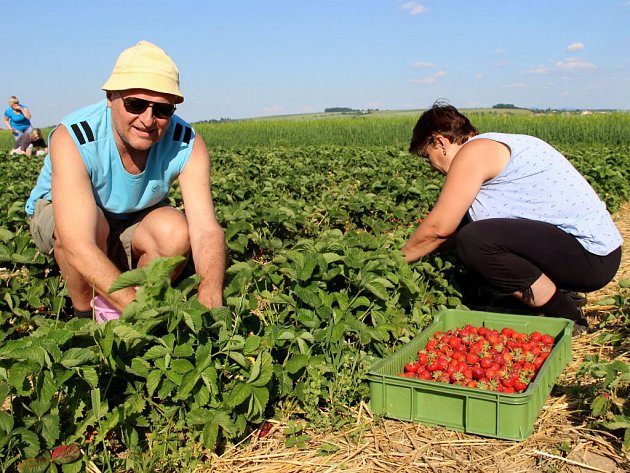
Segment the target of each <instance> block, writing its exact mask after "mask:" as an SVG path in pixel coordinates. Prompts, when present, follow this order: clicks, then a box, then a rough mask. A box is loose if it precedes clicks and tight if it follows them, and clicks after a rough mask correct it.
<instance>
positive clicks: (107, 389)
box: [0, 116, 630, 472]
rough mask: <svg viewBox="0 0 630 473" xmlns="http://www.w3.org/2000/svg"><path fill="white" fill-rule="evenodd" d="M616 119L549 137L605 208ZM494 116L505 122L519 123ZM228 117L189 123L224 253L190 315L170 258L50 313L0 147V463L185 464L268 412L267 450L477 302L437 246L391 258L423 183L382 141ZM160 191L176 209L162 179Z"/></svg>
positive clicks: (31, 467)
mask: <svg viewBox="0 0 630 473" xmlns="http://www.w3.org/2000/svg"><path fill="white" fill-rule="evenodd" d="M492 119H493V120H494V119H495V118H492ZM626 119H627V117H625V116H623V117H622V118H619V117H616V118H614V119H611V120H610V122H609V123H610V128H606V125H605V123H604V124H601V123H600V122H597V124H598V125H597V127H595V128H596V130H597V133H599V135H597V136H598V137H596V138H594V139H592V138H586V137H584V138H583V139H582V140H578V142H575V141H573V142H572V141H571V139H570V138H568V137H567V138H566V139H565V138H564V133H566V130H565V129H564V128H562V126H558V127H557V128H556V129H555V131H554V132H557V142H556V143H554V144H556V145H557V146H558V147H559V148H560V149H561V150H562V151H563V152H564V153H565V154H566V155H567V157H568V158H569V159H570V160H571V161H572V162H573V163H574V165H575V166H576V167H577V168H578V169H579V170H580V172H581V173H582V174H583V175H585V176H586V177H587V179H588V180H589V182H591V184H592V185H593V187H594V188H595V189H596V191H597V192H598V193H599V194H600V196H601V197H602V199H603V200H604V201H605V202H606V204H607V205H608V208H609V210H610V211H611V212H615V211H617V210H618V209H619V207H620V206H621V205H622V203H623V202H626V201H628V200H629V198H630V184H629V181H630V164H629V159H628V158H629V156H630V145H628V144H627V143H629V142H630V140H626V141H625V142H624V143H623V144H619V142H618V141H616V140H614V139H611V140H609V141H607V142H604V140H603V139H602V138H600V137H599V136H600V135H605V134H606V133H608V134H609V135H608V136H610V137H612V136H617V137H618V139H623V136H621V137H619V134H618V133H617V131H616V130H618V128H617V126H618V123H619V120H626ZM383 120H384V119H383ZM411 120H412V119H411ZM510 120H511V121H510V127H514V126H517V125H518V123H519V120H521V119H520V118H518V119H517V118H512V119H510ZM598 120H599V118H598ZM515 122H516V125H515ZM330 123H332V122H329V125H330ZM410 123H411V122H410ZM520 123H522V124H523V125H524V126H527V124H528V123H529V122H527V120H524V121H522V122H520ZM559 123H561V122H559ZM593 123H594V122H593ZM602 123H603V122H602ZM482 124H483V121H482ZM311 125H312V123H311ZM355 125H356V124H354V123H352V126H355ZM552 125H553V124H552ZM235 126H237V124H232V123H229V124H227V126H226V127H225V128H221V125H220V124H219V125H213V126H210V125H200V126H199V128H198V129H199V131H200V133H202V134H203V135H204V139H205V140H206V142H207V143H208V145H209V147H210V149H211V153H212V157H213V177H212V185H213V195H214V199H215V206H216V209H217V214H218V217H219V221H220V223H221V225H222V226H223V228H224V229H225V235H226V244H227V247H228V253H229V255H228V267H227V274H226V283H225V290H224V302H225V306H224V307H222V308H219V309H215V310H212V311H208V310H207V309H205V308H204V307H203V306H201V304H199V303H198V302H197V301H196V284H197V282H198V281H197V279H196V277H195V276H194V271H193V268H191V267H190V263H189V266H188V267H187V270H186V271H185V272H184V274H183V275H182V276H181V277H180V278H179V279H178V280H177V281H175V282H173V283H171V282H170V280H169V278H168V275H169V274H170V272H171V270H172V269H173V268H174V267H175V266H176V265H177V264H179V263H180V260H178V259H170V260H159V261H156V262H154V264H152V265H151V266H150V267H148V268H144V269H138V270H134V271H130V272H128V273H125V274H123V275H122V276H121V278H120V279H119V281H118V282H117V286H119V287H123V286H139V287H140V289H139V291H138V296H137V302H135V303H134V304H132V305H131V306H129V307H128V308H127V309H126V310H125V313H124V318H123V320H121V321H116V322H113V323H108V324H105V325H97V324H96V323H95V322H94V321H91V320H78V319H72V318H70V317H69V316H68V314H69V313H70V312H71V310H70V306H69V300H68V298H67V297H65V293H64V287H63V284H62V281H61V278H60V275H59V273H58V270H57V269H56V267H55V265H54V264H53V260H52V258H51V257H50V256H47V255H42V254H39V253H38V252H37V251H36V249H35V247H34V245H33V244H32V242H31V239H30V235H29V232H28V225H27V223H26V221H25V215H24V202H25V200H26V197H27V195H28V193H29V191H30V188H31V187H32V185H33V183H34V182H35V179H36V176H37V173H38V171H39V167H40V166H41V158H36V159H35V158H33V159H30V160H28V159H26V158H25V157H19V158H16V157H12V156H9V154H8V150H6V149H5V150H4V151H0V168H1V169H0V180H1V182H2V189H3V193H2V194H1V195H0V207H1V208H2V209H3V212H2V214H3V218H2V220H1V221H0V240H1V244H0V260H1V263H2V264H1V266H2V270H1V273H0V274H1V279H0V282H1V285H0V300H1V312H0V400H4V404H3V407H2V409H0V471H17V470H18V468H19V470H20V471H25V472H26V471H29V472H37V471H61V470H62V471H64V472H73V471H76V472H78V471H84V470H85V469H86V468H88V467H90V468H93V471H96V470H94V468H98V469H100V470H101V471H188V470H187V469H190V470H191V471H192V470H193V469H194V468H195V467H196V466H200V465H204V464H205V462H207V461H208V458H209V455H210V454H211V453H214V452H216V453H217V454H221V453H222V452H224V451H225V450H226V449H227V448H228V447H229V446H231V445H233V444H235V443H239V442H242V441H244V439H247V438H248V436H249V435H250V434H251V433H252V432H253V431H259V429H260V428H261V426H263V427H264V426H265V425H266V421H267V420H269V419H288V420H289V422H290V423H289V425H290V426H292V427H289V428H288V429H287V432H286V444H287V445H288V446H296V447H303V448H307V446H308V441H309V438H308V436H307V435H305V434H304V432H303V427H301V426H304V425H308V426H309V427H310V428H315V429H318V428H321V429H330V428H333V429H335V428H342V427H343V426H344V425H347V424H348V423H350V422H353V418H352V414H351V412H352V410H353V409H354V408H355V407H356V406H358V405H362V404H364V403H366V402H367V401H368V399H369V390H368V388H367V385H366V383H365V382H364V379H365V374H366V372H367V370H368V369H369V367H370V366H371V364H372V363H373V361H374V360H375V359H376V358H379V357H383V356H386V355H388V354H391V353H393V352H394V351H395V350H397V349H398V348H400V347H401V346H403V345H404V344H405V343H407V342H408V341H410V340H411V339H412V338H413V337H414V336H415V335H417V334H418V333H419V332H420V331H421V330H422V329H423V328H424V327H426V326H427V325H428V324H429V323H430V322H431V320H432V317H433V316H434V315H435V314H436V313H437V312H438V311H440V310H442V309H444V308H466V307H470V305H471V304H473V303H475V302H479V301H473V300H472V299H470V297H469V293H470V287H469V286H467V284H470V281H469V280H468V279H467V274H466V272H465V270H464V269H463V268H462V267H461V265H460V264H459V263H458V261H457V258H456V257H455V255H454V254H452V253H449V252H448V251H446V252H443V253H439V254H435V255H431V256H428V257H426V258H424V259H423V260H422V261H421V262H419V263H417V264H414V265H408V264H406V263H405V262H404V261H403V258H402V256H401V254H400V252H399V248H400V247H401V246H402V244H403V242H404V241H405V240H406V238H407V237H408V236H409V235H410V233H411V232H412V231H413V229H414V228H415V226H416V222H417V220H418V219H419V218H421V217H422V216H423V215H425V214H426V213H427V212H428V211H429V209H430V208H431V205H432V204H433V203H434V201H435V199H436V197H437V195H438V192H439V189H440V186H441V179H442V178H441V176H439V175H437V174H434V173H431V172H430V170H429V168H428V165H426V164H425V163H423V162H421V161H420V160H418V159H417V158H413V157H411V156H409V154H408V153H407V152H406V151H405V147H404V144H402V140H401V139H398V138H397V139H392V140H391V142H392V145H390V146H388V145H386V144H383V143H368V144H369V146H368V145H365V146H359V145H356V144H347V143H344V142H342V141H341V140H340V139H338V138H336V137H335V136H333V135H331V136H327V135H326V134H327V133H328V132H327V131H320V132H319V133H320V134H319V135H318V137H317V140H320V143H317V144H315V143H313V144H301V145H296V144H294V143H293V141H292V140H293V138H292V136H294V135H293V134H295V136H299V134H300V130H301V132H302V133H304V134H306V133H308V131H307V130H308V129H309V127H310V125H309V123H305V124H303V127H302V128H301V129H300V128H298V129H297V131H296V130H295V128H294V125H292V126H291V127H288V126H287V127H285V128H284V129H283V128H282V125H281V124H277V123H276V124H266V125H261V126H266V127H267V130H268V135H273V134H274V133H277V136H281V137H282V138H279V139H278V141H275V142H271V143H260V142H251V143H248V144H247V145H246V146H240V141H239V139H238V136H239V135H238V133H237V134H236V135H232V134H233V133H234V132H233V130H232V127H235ZM247 126H250V125H243V127H244V128H242V129H241V135H240V136H243V141H244V142H245V143H247V139H248V138H247V137H248V136H249V139H251V138H252V136H251V135H248V134H247ZM365 126H366V125H365V124H364V127H365ZM370 126H377V127H378V126H382V127H383V128H382V134H381V135H382V136H384V137H386V138H384V140H385V139H389V136H401V133H400V132H399V131H396V130H397V129H395V127H393V128H392V127H388V126H386V125H382V124H381V125H378V124H377V125H373V124H371V125H370ZM395 126H396V127H397V126H399V125H398V124H395ZM411 126H412V125H409V126H408V128H407V130H409V131H410V130H411ZM488 126H490V124H488ZM492 126H495V127H496V126H498V125H496V124H495V123H492ZM338 128H342V129H343V123H338V124H337V126H336V127H335V126H329V128H326V129H325V130H328V129H330V130H336V129H338ZM365 129H366V128H363V130H364V131H359V132H358V133H365ZM495 129H496V128H495ZM548 129H550V127H548ZM346 130H348V129H346ZM367 130H368V131H367V133H369V134H374V133H376V131H375V129H374V128H367ZM497 131H518V130H514V129H513V128H510V129H509V130H502V129H498V130H497ZM552 131H553V130H552ZM224 132H225V134H222V133H224ZM525 132H527V131H525ZM625 133H626V134H627V133H628V132H627V131H625ZM351 134H352V133H350V132H348V133H346V134H345V135H344V133H341V134H340V136H349V135H351ZM586 135H588V133H586ZM586 135H585V136H586ZM261 136H262V135H261ZM324 141H327V142H328V143H322V142H324ZM230 143H231V144H230ZM604 143H605V144H604ZM171 200H172V203H173V204H174V205H180V203H181V195H180V193H179V191H178V189H177V188H175V189H174V191H173V193H172V195H171ZM624 291H625V289H624V288H620V289H619V292H618V293H617V294H615V295H614V296H613V306H614V309H613V310H611V311H609V313H610V317H611V320H612V319H614V320H617V321H619V320H622V323H621V324H616V325H615V326H616V328H615V330H611V331H609V332H608V335H607V336H609V337H611V338H610V339H611V340H613V342H614V343H616V344H617V345H618V346H620V347H623V346H625V347H626V350H627V345H623V344H624V343H625V342H624V337H625V335H626V334H627V331H626V327H625V325H626V322H627V318H628V317H629V316H630V314H628V312H627V309H628V304H627V297H628V295H627V292H624ZM609 302H610V301H609ZM624 317H625V318H624ZM615 337H617V338H616V339H615ZM611 343H612V342H611ZM606 363H607V360H602V359H596V360H591V364H590V365H588V366H586V365H585V368H584V373H585V374H586V373H591V374H593V373H595V375H596V374H597V370H599V372H602V370H604V371H605V372H606V373H608V372H610V373H612V374H610V376H609V377H606V376H607V375H604V376H602V377H601V378H602V379H605V380H607V381H608V380H609V378H610V377H612V380H610V382H609V384H608V386H607V387H603V388H602V390H601V392H602V393H603V392H607V393H609V397H608V398H605V397H604V398H605V399H609V400H610V399H611V397H610V395H612V396H613V398H612V399H613V400H614V401H615V403H616V404H606V405H605V406H604V405H603V404H602V402H603V401H596V399H597V396H598V394H596V392H595V391H594V392H593V394H592V395H589V396H590V397H588V399H587V401H588V402H591V401H593V402H596V403H597V402H599V403H600V405H599V409H600V411H601V414H602V416H603V415H616V416H618V417H615V418H614V419H615V421H616V422H619V423H620V424H619V425H613V426H611V427H610V431H611V432H612V433H613V435H615V436H616V437H617V438H619V439H622V438H623V435H626V442H630V434H629V433H625V434H624V433H623V432H630V429H628V430H623V429H625V428H627V427H630V422H628V420H627V419H628V418H627V417H624V416H626V415H628V412H627V409H628V406H627V383H628V380H627V378H624V377H623V376H622V375H621V373H627V371H628V370H627V366H625V364H624V365H623V366H621V365H616V366H615V369H614V370H613V371H610V368H606V366H608V365H606ZM607 369H608V370H609V371H606V370H607ZM589 370H592V371H589ZM624 370H625V371H624ZM624 376H626V377H627V376H629V375H627V374H626V375H624ZM613 382H614V384H613ZM611 385H612V387H611ZM624 390H625V391H624ZM597 392H600V391H597ZM602 419H604V418H603V417H602ZM606 419H607V418H606ZM606 419H604V420H606ZM611 419H612V417H611V418H610V419H608V420H611ZM611 421H612V420H611ZM623 422H626V425H625V426H624V425H623ZM619 429H621V434H620V430H619ZM620 441H621V440H620Z"/></svg>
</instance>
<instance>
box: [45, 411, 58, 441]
mask: <svg viewBox="0 0 630 473" xmlns="http://www.w3.org/2000/svg"><path fill="white" fill-rule="evenodd" d="M59 429H60V426H59V416H58V415H56V414H48V415H46V416H44V418H43V419H42V437H43V438H44V440H45V441H46V446H47V447H48V448H52V446H53V445H54V444H55V443H56V442H57V440H59Z"/></svg>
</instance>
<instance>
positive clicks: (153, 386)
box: [147, 370, 163, 396]
mask: <svg viewBox="0 0 630 473" xmlns="http://www.w3.org/2000/svg"><path fill="white" fill-rule="evenodd" d="M162 374H163V373H162V371H160V370H153V371H151V372H150V373H149V376H148V377H147V392H148V393H149V396H153V394H154V393H155V391H156V390H157V388H158V386H159V385H160V381H161V380H162Z"/></svg>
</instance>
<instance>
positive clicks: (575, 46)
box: [567, 43, 584, 52]
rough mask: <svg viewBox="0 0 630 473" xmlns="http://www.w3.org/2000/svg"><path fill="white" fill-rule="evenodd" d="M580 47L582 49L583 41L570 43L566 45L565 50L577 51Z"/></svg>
mask: <svg viewBox="0 0 630 473" xmlns="http://www.w3.org/2000/svg"><path fill="white" fill-rule="evenodd" d="M581 49H584V43H571V44H569V45H568V46H567V51H571V52H574V51H579V50H581Z"/></svg>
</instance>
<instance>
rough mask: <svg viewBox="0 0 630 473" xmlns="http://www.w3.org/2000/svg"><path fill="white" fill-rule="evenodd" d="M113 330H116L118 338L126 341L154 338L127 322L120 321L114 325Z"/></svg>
mask: <svg viewBox="0 0 630 473" xmlns="http://www.w3.org/2000/svg"><path fill="white" fill-rule="evenodd" d="M112 330H113V331H114V335H115V336H116V338H118V339H119V340H122V341H124V342H133V341H135V340H144V339H146V340H150V339H152V338H153V337H151V336H149V335H147V334H145V333H142V332H139V331H138V330H136V329H135V328H134V327H133V326H132V325H129V324H127V323H125V322H119V323H118V324H116V325H115V326H114V327H113V329H112Z"/></svg>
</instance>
